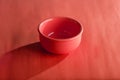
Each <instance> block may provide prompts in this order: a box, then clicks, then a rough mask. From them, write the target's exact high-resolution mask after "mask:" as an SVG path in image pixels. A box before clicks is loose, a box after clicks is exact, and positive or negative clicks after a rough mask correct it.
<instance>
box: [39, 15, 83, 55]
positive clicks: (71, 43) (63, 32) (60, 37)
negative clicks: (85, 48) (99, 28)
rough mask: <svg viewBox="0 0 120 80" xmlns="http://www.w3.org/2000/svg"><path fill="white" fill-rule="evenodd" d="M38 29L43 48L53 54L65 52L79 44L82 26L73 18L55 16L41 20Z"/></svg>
mask: <svg viewBox="0 0 120 80" xmlns="http://www.w3.org/2000/svg"><path fill="white" fill-rule="evenodd" d="M38 31H39V36H40V42H41V46H42V47H43V48H44V49H45V50H47V51H48V52H51V53H55V54H66V53H69V52H71V51H73V50H75V49H76V48H77V47H78V46H79V44H80V42H81V36H82V32H83V28H82V26H81V25H80V23H79V22H77V21H76V20H74V19H71V18H67V17H55V18H50V19H47V20H45V21H43V22H42V23H41V24H40V25H39V29H38Z"/></svg>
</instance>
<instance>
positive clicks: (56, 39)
mask: <svg viewBox="0 0 120 80" xmlns="http://www.w3.org/2000/svg"><path fill="white" fill-rule="evenodd" d="M57 18H58V19H59V18H61V19H70V20H73V21H75V22H77V24H79V26H80V27H81V30H80V32H79V33H78V34H77V35H75V36H73V37H69V38H65V39H62V38H61V39H58V38H52V37H49V36H46V35H45V34H44V33H43V32H42V31H41V29H40V27H41V26H42V25H44V23H46V22H48V21H50V20H53V19H57ZM38 32H39V34H41V35H43V36H44V37H46V38H48V39H50V40H55V41H68V40H73V39H75V38H77V37H78V36H82V33H83V27H82V25H81V23H79V22H78V21H77V20H75V19H73V18H69V17H53V18H48V19H45V20H44V21H42V22H41V23H40V24H39V25H38Z"/></svg>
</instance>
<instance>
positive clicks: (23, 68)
mask: <svg viewBox="0 0 120 80" xmlns="http://www.w3.org/2000/svg"><path fill="white" fill-rule="evenodd" d="M54 16H67V17H71V18H74V19H76V20H77V21H79V22H80V23H81V24H82V26H83V28H84V33H83V37H82V41H81V45H80V46H79V48H78V49H77V50H76V51H74V52H71V53H73V54H70V55H50V54H46V53H48V52H46V51H44V50H43V49H42V48H41V46H40V44H39V43H38V42H39V37H38V32H37V28H38V24H39V23H40V22H41V21H43V20H45V19H47V18H50V17H54ZM19 47H20V48H19ZM9 51H10V52H9ZM0 79H1V80H6V79H12V80H19V79H20V80H22V79H30V80H37V79H51V80H54V79H58V80H61V79H63V80H70V79H72V80H75V79H120V1H119V0H0Z"/></svg>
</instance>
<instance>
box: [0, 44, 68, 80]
mask: <svg viewBox="0 0 120 80" xmlns="http://www.w3.org/2000/svg"><path fill="white" fill-rule="evenodd" d="M66 57H67V54H65V55H55V54H50V53H49V52H47V51H45V50H44V49H43V48H42V47H41V45H40V42H36V43H33V44H29V45H26V46H23V47H20V48H17V49H15V50H13V51H10V52H8V53H6V54H5V55H3V56H2V57H1V58H0V79H2V80H3V79H5V80H7V79H11V80H24V79H28V78H30V77H32V76H35V75H37V74H40V73H41V72H43V71H45V70H47V69H49V68H51V67H53V66H55V65H56V64H58V63H59V62H61V61H62V60H64V59H65V58H66Z"/></svg>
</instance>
